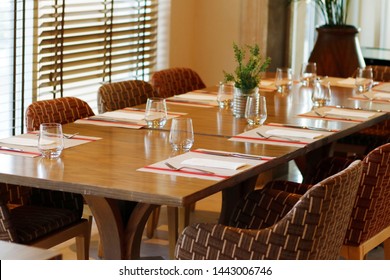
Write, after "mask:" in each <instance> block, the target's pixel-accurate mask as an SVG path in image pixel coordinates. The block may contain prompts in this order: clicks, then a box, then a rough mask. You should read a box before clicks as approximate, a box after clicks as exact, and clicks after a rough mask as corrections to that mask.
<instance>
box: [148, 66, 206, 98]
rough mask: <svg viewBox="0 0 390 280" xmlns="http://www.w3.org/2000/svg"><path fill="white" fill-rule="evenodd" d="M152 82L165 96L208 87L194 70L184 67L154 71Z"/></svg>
mask: <svg viewBox="0 0 390 280" xmlns="http://www.w3.org/2000/svg"><path fill="white" fill-rule="evenodd" d="M150 83H151V84H152V86H153V87H154V88H155V90H156V91H157V92H158V94H159V95H160V96H161V97H165V98H167V97H171V96H174V95H177V94H182V93H186V92H189V91H192V90H197V89H202V88H205V87H206V85H205V84H204V82H203V81H202V79H201V78H200V76H199V75H198V74H197V73H196V72H195V71H194V70H192V69H190V68H184V67H174V68H169V69H164V70H160V71H157V72H155V73H153V75H152V77H151V79H150Z"/></svg>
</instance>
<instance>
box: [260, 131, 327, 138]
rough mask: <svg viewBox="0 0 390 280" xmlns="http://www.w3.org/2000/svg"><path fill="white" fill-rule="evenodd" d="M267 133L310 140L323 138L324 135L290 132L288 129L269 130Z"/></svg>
mask: <svg viewBox="0 0 390 280" xmlns="http://www.w3.org/2000/svg"><path fill="white" fill-rule="evenodd" d="M265 133H266V134H268V135H274V136H290V137H298V138H308V139H315V138H318V137H321V136H322V134H320V133H314V132H303V131H297V130H288V129H270V130H267V131H266V132H265Z"/></svg>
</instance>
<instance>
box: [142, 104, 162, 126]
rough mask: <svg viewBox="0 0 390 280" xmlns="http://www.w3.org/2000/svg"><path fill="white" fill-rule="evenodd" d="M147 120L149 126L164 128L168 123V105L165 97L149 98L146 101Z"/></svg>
mask: <svg viewBox="0 0 390 280" xmlns="http://www.w3.org/2000/svg"><path fill="white" fill-rule="evenodd" d="M145 121H146V124H147V126H148V127H149V128H162V127H163V126H164V125H165V124H166V122H167V105H166V102H165V99H164V98H160V97H153V98H148V100H147V101H146V110H145Z"/></svg>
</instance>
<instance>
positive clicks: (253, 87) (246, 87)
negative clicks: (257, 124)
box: [223, 43, 271, 118]
mask: <svg viewBox="0 0 390 280" xmlns="http://www.w3.org/2000/svg"><path fill="white" fill-rule="evenodd" d="M233 50H234V58H235V60H236V62H237V66H236V68H235V70H234V72H233V73H227V72H226V71H223V73H224V77H225V82H232V83H234V95H233V115H234V116H236V117H240V118H241V117H244V114H245V105H246V97H247V96H249V95H251V94H255V93H257V92H258V85H259V83H260V80H261V76H262V73H264V72H265V71H266V70H267V68H268V66H269V64H270V62H271V59H270V58H269V57H267V58H263V56H262V55H261V53H260V48H259V45H258V44H254V45H252V46H251V45H245V46H238V45H237V44H236V43H233ZM247 51H248V52H249V55H248V53H247Z"/></svg>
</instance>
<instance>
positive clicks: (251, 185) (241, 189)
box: [219, 176, 258, 225]
mask: <svg viewBox="0 0 390 280" xmlns="http://www.w3.org/2000/svg"><path fill="white" fill-rule="evenodd" d="M257 178H258V176H254V177H251V178H249V179H247V180H245V181H243V182H241V183H240V184H237V185H235V186H234V187H231V188H226V189H223V190H222V207H221V214H220V216H219V223H220V224H224V225H227V224H228V223H229V220H230V217H231V216H232V214H233V211H234V209H235V206H236V204H237V202H238V201H239V200H240V198H242V197H244V196H245V195H246V194H247V193H249V192H251V191H253V190H254V189H255V186H256V182H257Z"/></svg>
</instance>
